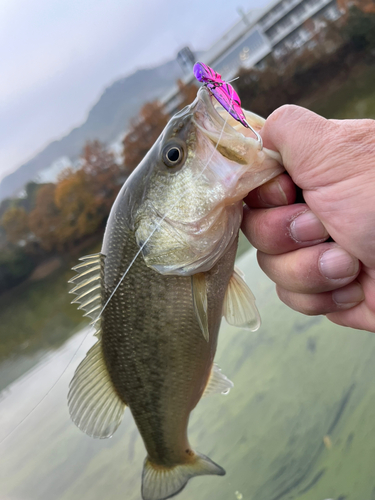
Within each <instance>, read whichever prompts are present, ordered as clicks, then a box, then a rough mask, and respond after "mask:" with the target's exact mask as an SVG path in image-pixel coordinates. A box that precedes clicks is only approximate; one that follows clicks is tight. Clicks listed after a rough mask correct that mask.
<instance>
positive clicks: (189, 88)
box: [177, 79, 198, 109]
mask: <svg viewBox="0 0 375 500" xmlns="http://www.w3.org/2000/svg"><path fill="white" fill-rule="evenodd" d="M177 85H178V89H179V91H180V95H181V96H182V101H181V103H180V105H179V109H182V108H184V107H185V106H188V105H189V104H191V103H192V102H193V101H194V99H195V98H196V97H197V92H198V87H197V86H196V85H195V84H194V83H184V82H183V81H182V80H180V79H178V80H177Z"/></svg>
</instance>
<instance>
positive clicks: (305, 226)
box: [290, 210, 329, 242]
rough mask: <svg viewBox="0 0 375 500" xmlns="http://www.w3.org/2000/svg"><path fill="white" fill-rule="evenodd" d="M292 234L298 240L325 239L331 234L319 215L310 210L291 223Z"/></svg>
mask: <svg viewBox="0 0 375 500" xmlns="http://www.w3.org/2000/svg"><path fill="white" fill-rule="evenodd" d="M290 235H291V237H292V238H293V239H294V240H295V241H297V242H307V241H316V240H325V239H326V238H328V236H329V234H328V232H327V230H326V228H325V227H324V226H323V224H322V223H321V222H320V220H319V219H318V217H317V216H316V215H315V214H313V213H312V212H311V210H309V211H308V212H304V213H303V214H301V215H298V217H296V218H295V219H294V220H293V221H292V222H291V224H290Z"/></svg>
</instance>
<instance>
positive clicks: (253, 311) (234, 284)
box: [223, 268, 260, 332]
mask: <svg viewBox="0 0 375 500" xmlns="http://www.w3.org/2000/svg"><path fill="white" fill-rule="evenodd" d="M223 316H224V317H225V319H226V321H227V323H229V324H230V325H233V326H239V327H241V328H247V329H249V330H251V331H252V332H255V331H256V330H258V328H259V327H260V315H259V312H258V309H257V307H256V305H255V297H254V295H253V293H252V291H251V290H250V288H249V287H248V286H247V284H246V282H245V280H244V279H243V273H242V272H241V271H240V270H239V269H238V268H234V271H233V274H232V276H231V278H230V280H229V284H228V288H227V290H226V292H225V298H224V306H223Z"/></svg>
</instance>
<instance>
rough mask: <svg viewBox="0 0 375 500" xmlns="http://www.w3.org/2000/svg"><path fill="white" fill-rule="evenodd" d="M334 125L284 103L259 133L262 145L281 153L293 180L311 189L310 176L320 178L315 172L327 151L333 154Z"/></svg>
mask: <svg viewBox="0 0 375 500" xmlns="http://www.w3.org/2000/svg"><path fill="white" fill-rule="evenodd" d="M337 128H339V125H337V124H335V123H333V122H330V121H328V120H326V119H325V118H323V117H322V116H319V115H317V114H316V113H313V112H312V111H309V110H307V109H305V108H301V107H299V106H294V105H285V106H281V107H280V108H278V109H276V111H274V112H273V113H272V114H271V115H270V116H269V117H268V118H267V120H266V123H265V124H264V126H263V128H262V130H261V132H260V133H261V136H262V139H263V142H264V145H265V147H267V148H269V149H273V150H274V151H278V152H279V153H280V154H281V157H282V159H283V162H284V167H285V169H286V170H287V172H288V173H289V174H290V176H291V177H292V179H293V181H294V182H295V184H297V185H298V186H299V187H301V188H302V189H306V188H307V189H311V188H312V187H313V185H312V183H311V181H312V180H315V181H317V182H318V183H320V181H321V179H317V178H316V176H317V174H318V173H319V170H320V169H321V166H322V164H323V163H325V161H324V160H326V159H327V155H328V156H329V155H332V142H330V137H332V136H335V135H336V134H337ZM333 129H334V130H333ZM320 173H322V174H324V171H323V170H322V171H321V172H320ZM314 183H315V182H314Z"/></svg>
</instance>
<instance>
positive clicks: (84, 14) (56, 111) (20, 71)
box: [0, 0, 268, 179]
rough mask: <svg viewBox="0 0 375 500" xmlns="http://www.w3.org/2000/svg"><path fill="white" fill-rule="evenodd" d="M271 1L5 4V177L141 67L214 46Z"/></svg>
mask: <svg viewBox="0 0 375 500" xmlns="http://www.w3.org/2000/svg"><path fill="white" fill-rule="evenodd" d="M266 3H268V2H265V1H264V0H238V2H237V1H236V2H232V1H228V0H187V1H186V2H185V1H181V0H0V67H1V73H0V179H1V178H2V177H3V176H4V175H6V174H7V173H9V172H11V171H12V170H14V169H15V168H17V167H18V166H20V165H21V164H22V163H24V162H25V161H26V160H28V159H29V158H31V157H32V156H34V154H35V153H37V152H38V151H40V150H41V149H43V147H44V146H46V145H47V144H48V143H49V142H50V141H51V140H52V139H56V138H59V137H61V136H62V135H65V134H66V133H67V132H69V130H70V129H71V128H72V127H73V126H76V125H79V124H80V123H82V122H83V121H84V120H85V118H86V116H87V113H88V111H89V110H90V108H91V107H92V106H93V104H94V103H95V102H96V101H97V100H98V99H99V97H100V95H101V93H102V92H103V90H104V88H105V87H107V86H108V85H110V84H111V83H112V82H113V81H114V80H116V79H118V78H120V77H122V76H125V75H127V74H130V73H132V72H133V71H134V70H136V69H137V68H141V67H146V66H153V65H156V64H159V63H160V62H163V61H166V60H168V59H171V58H174V57H175V56H176V54H177V51H178V50H179V49H180V48H182V47H183V46H185V45H189V46H190V47H191V48H192V49H193V50H201V49H202V50H204V49H207V48H209V47H210V46H211V45H212V43H213V42H214V41H215V39H217V38H218V37H219V36H220V34H221V33H223V32H224V31H225V30H226V29H228V28H230V27H231V25H232V24H234V23H235V22H236V21H237V20H238V19H239V14H238V12H237V7H241V8H242V9H243V10H245V11H247V10H249V9H251V8H258V7H263V6H264V5H265V4H266Z"/></svg>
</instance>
